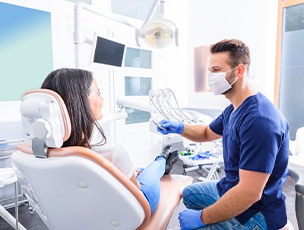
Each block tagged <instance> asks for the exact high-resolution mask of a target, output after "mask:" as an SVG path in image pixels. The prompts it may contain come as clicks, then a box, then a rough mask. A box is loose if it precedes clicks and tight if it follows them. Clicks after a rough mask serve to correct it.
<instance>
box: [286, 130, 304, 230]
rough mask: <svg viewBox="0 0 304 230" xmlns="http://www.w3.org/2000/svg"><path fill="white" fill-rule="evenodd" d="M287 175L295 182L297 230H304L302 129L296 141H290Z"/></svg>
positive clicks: (303, 152) (303, 139)
mask: <svg viewBox="0 0 304 230" xmlns="http://www.w3.org/2000/svg"><path fill="white" fill-rule="evenodd" d="M289 150H290V156H289V163H288V175H289V176H290V177H291V178H292V179H293V180H294V182H295V191H296V198H295V208H296V217H297V222H298V226H299V230H304V127H301V128H299V129H298V130H297V132H296V139H295V140H294V141H290V146H289Z"/></svg>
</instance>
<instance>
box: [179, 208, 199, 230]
mask: <svg viewBox="0 0 304 230" xmlns="http://www.w3.org/2000/svg"><path fill="white" fill-rule="evenodd" d="M201 215H202V210H199V211H197V210H193V209H186V210H184V211H181V212H180V213H179V215H178V220H179V225H180V228H181V230H191V229H197V228H200V227H204V226H205V224H204V223H203V221H202V219H201Z"/></svg>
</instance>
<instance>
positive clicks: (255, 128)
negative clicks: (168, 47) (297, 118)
mask: <svg viewBox="0 0 304 230" xmlns="http://www.w3.org/2000/svg"><path fill="white" fill-rule="evenodd" d="M210 51H211V56H210V62H209V71H210V72H209V75H208V82H209V86H210V88H211V90H212V92H213V93H214V94H215V95H220V94H223V95H224V96H225V97H226V98H227V99H228V100H229V101H230V102H231V104H230V105H229V106H228V107H227V108H225V110H224V111H223V112H222V114H221V115H220V116H218V117H217V118H216V119H215V120H214V121H212V122H211V123H210V124H209V125H208V126H204V125H190V124H184V123H176V122H172V121H168V120H163V121H161V122H160V123H161V125H162V126H163V127H164V128H165V129H158V131H159V132H160V133H162V134H164V135H166V134H169V133H178V134H180V135H181V136H183V137H185V138H187V139H190V140H192V141H196V142H206V141H213V140H216V139H219V138H222V142H223V156H224V169H225V177H224V178H222V179H221V180H219V181H209V182H200V183H194V184H192V185H189V186H188V187H186V188H185V189H184V191H183V193H182V196H183V202H184V204H185V206H186V208H187V209H186V210H184V211H182V212H180V214H179V222H180V227H181V229H182V230H186V229H269V230H277V229H281V228H283V227H284V226H285V225H286V223H287V214H286V207H285V195H284V194H283V191H282V186H283V184H284V183H285V181H286V179H287V174H288V169H287V164H288V154H289V152H288V149H289V126H288V123H287V121H286V119H285V118H284V116H283V115H282V114H281V113H280V111H279V110H278V109H277V108H276V107H275V106H274V105H273V104H272V103H271V102H270V101H269V100H268V99H267V98H266V97H265V96H264V95H263V94H262V93H260V92H257V91H256V90H255V89H254V88H252V87H251V86H250V84H249V82H248V72H249V66H250V52H249V48H248V47H247V46H246V45H245V44H244V43H243V42H242V41H240V40H236V39H231V40H222V41H220V42H218V43H216V44H213V45H212V46H211V48H210Z"/></svg>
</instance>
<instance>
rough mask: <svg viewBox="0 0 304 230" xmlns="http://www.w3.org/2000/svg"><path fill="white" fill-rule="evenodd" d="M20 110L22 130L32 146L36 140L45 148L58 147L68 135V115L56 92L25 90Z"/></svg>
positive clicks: (69, 127) (69, 122) (69, 128)
mask: <svg viewBox="0 0 304 230" xmlns="http://www.w3.org/2000/svg"><path fill="white" fill-rule="evenodd" d="M20 112H21V121H22V126H23V130H24V132H25V133H26V135H27V137H28V138H29V139H30V140H31V141H32V145H33V148H34V145H36V144H35V143H37V140H39V141H40V142H41V141H42V142H43V143H45V148H47V147H51V148H60V147H61V146H62V144H63V142H64V141H66V140H67V139H68V138H69V137H70V134H71V121H70V117H69V114H68V111H67V109H66V106H65V104H64V102H63V100H62V98H61V97H60V95H59V94H57V93H56V92H54V91H52V90H48V89H39V90H31V91H28V92H26V93H25V94H24V95H23V97H22V100H21V107H20ZM33 150H34V149H33Z"/></svg>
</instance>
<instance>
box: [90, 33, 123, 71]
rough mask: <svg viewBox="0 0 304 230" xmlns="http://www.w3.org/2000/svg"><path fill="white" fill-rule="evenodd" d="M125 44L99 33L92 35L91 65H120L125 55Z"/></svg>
mask: <svg viewBox="0 0 304 230" xmlns="http://www.w3.org/2000/svg"><path fill="white" fill-rule="evenodd" d="M125 49H126V46H125V44H122V43H120V42H117V41H115V40H112V39H109V38H105V37H102V36H99V35H96V34H95V36H94V40H93V47H92V60H91V65H95V64H101V65H107V66H113V67H121V66H122V64H123V59H124V55H125Z"/></svg>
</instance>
